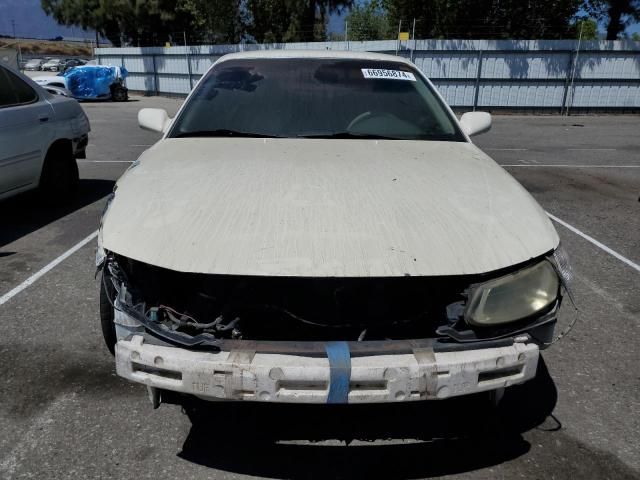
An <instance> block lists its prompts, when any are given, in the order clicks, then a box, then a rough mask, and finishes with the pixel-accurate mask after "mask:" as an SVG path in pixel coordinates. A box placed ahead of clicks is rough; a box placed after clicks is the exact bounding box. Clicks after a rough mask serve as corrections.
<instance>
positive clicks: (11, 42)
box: [0, 38, 93, 57]
mask: <svg viewBox="0 0 640 480" xmlns="http://www.w3.org/2000/svg"><path fill="white" fill-rule="evenodd" d="M16 42H19V44H20V49H21V51H22V53H23V54H26V55H49V56H50V55H60V56H65V57H92V56H93V51H92V48H91V44H89V43H82V42H65V41H60V42H54V41H49V40H31V39H24V40H21V39H14V38H0V48H2V47H11V48H15V49H17V44H16Z"/></svg>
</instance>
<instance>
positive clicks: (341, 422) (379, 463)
mask: <svg viewBox="0 0 640 480" xmlns="http://www.w3.org/2000/svg"><path fill="white" fill-rule="evenodd" d="M556 400H557V390H556V387H555V384H554V382H553V380H552V378H551V377H550V375H549V372H548V370H547V368H546V365H545V364H544V361H543V360H542V359H541V361H540V363H539V368H538V375H537V377H536V378H535V379H534V380H532V381H530V382H528V383H526V384H524V385H520V386H517V387H512V388H511V389H509V390H507V393H506V394H505V397H504V399H503V401H502V403H501V404H500V406H499V407H498V408H496V407H494V406H493V405H492V404H491V403H490V402H489V400H488V398H487V395H477V396H473V397H467V398H454V399H450V400H447V401H435V402H417V403H407V404H390V405H340V406H321V405H276V404H253V403H236V404H230V403H220V404H213V405H209V406H208V408H207V407H205V406H202V404H199V405H198V406H197V407H188V408H186V411H187V414H188V415H189V417H190V419H191V422H192V426H191V430H190V432H189V435H188V437H187V439H186V440H185V442H184V445H183V449H182V452H181V453H180V454H179V456H180V457H181V458H184V459H186V460H188V461H191V462H194V463H197V464H200V465H205V466H208V467H212V468H215V469H219V470H224V471H228V472H234V473H241V474H247V475H256V476H265V477H270V478H323V479H324V478H423V477H433V476H440V475H446V474H453V473H461V472H467V471H471V470H476V469H479V468H485V467H490V466H493V465H497V464H500V463H502V462H505V461H508V460H512V459H514V458H517V457H519V456H521V455H523V454H525V453H527V452H528V451H529V449H530V444H529V443H528V442H527V441H525V440H524V439H523V438H522V435H521V434H522V433H524V432H526V431H528V430H530V429H532V428H535V427H537V426H539V425H541V424H542V423H543V422H544V421H545V419H547V418H548V417H549V416H550V415H551V413H552V412H553V409H554V407H555V404H556ZM300 440H302V441H303V442H300ZM336 440H339V441H336ZM376 440H382V441H378V442H376V443H375V444H374V443H370V444H367V443H365V442H373V441H376ZM294 441H295V443H293V442H294ZM304 441H306V442H304ZM340 441H341V442H340ZM352 441H353V443H352ZM318 442H322V443H318Z"/></svg>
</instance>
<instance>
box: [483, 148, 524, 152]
mask: <svg viewBox="0 0 640 480" xmlns="http://www.w3.org/2000/svg"><path fill="white" fill-rule="evenodd" d="M485 150H491V151H492V152H526V151H527V149H526V148H485Z"/></svg>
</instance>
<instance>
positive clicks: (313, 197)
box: [100, 138, 559, 277]
mask: <svg viewBox="0 0 640 480" xmlns="http://www.w3.org/2000/svg"><path fill="white" fill-rule="evenodd" d="M558 241H559V240H558V236H557V234H556V232H555V229H554V228H553V226H552V225H551V222H550V221H549V219H548V218H547V216H546V215H545V213H544V211H543V210H542V209H541V208H540V206H539V205H538V204H537V203H536V202H535V200H534V199H533V198H532V197H531V196H530V195H529V193H527V191H525V190H524V188H522V186H520V184H519V183H517V182H516V181H515V180H514V179H513V178H512V177H511V176H510V175H509V174H508V173H506V172H505V171H504V170H503V169H502V168H501V167H500V166H499V165H497V164H496V163H495V162H494V161H493V160H491V159H490V158H489V157H487V156H486V155H485V154H484V153H482V152H481V151H480V150H479V149H478V148H477V147H475V146H474V145H473V144H470V143H461V142H427V141H394V140H387V141H377V140H320V139H299V140H298V139H257V138H256V139H253V138H249V139H247V138H241V139H228V138H188V139H167V140H162V141H160V142H158V143H157V144H155V145H154V146H153V147H152V148H150V149H149V150H147V151H146V152H145V153H144V154H143V155H142V156H141V157H140V159H139V162H136V163H134V165H133V166H132V167H131V168H130V169H129V170H128V171H127V172H126V173H125V175H123V177H122V178H121V179H120V180H119V181H118V184H117V190H116V193H115V196H114V198H113V200H112V202H111V204H110V206H109V208H108V210H107V213H106V215H105V217H104V218H103V227H102V230H101V236H100V242H101V244H102V246H103V247H104V248H105V249H106V250H109V251H112V252H115V253H118V254H121V255H123V256H126V257H129V258H133V259H135V260H139V261H141V262H145V263H149V264H153V265H157V266H160V267H164V268H168V269H172V270H177V271H182V272H199V273H209V274H234V275H270V276H306V277H310V276H317V277H362V276H372V277H390V276H414V275H419V276H425V275H428V276H431V275H463V274H477V273H484V272H490V271H494V270H498V269H501V268H504V267H509V266H512V265H514V264H518V263H521V262H525V261H527V260H529V259H531V258H534V257H539V256H540V255H543V254H545V253H547V252H549V251H550V250H553V249H554V248H556V247H557V245H558Z"/></svg>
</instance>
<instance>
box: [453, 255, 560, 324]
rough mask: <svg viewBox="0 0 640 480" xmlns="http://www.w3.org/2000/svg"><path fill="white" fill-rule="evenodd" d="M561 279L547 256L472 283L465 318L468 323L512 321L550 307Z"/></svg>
mask: <svg viewBox="0 0 640 480" xmlns="http://www.w3.org/2000/svg"><path fill="white" fill-rule="evenodd" d="M559 290H560V281H559V279H558V274H557V273H556V271H555V269H554V268H553V266H552V265H551V263H549V262H548V261H547V260H543V261H542V262H540V263H538V264H536V265H534V266H533V267H529V268H525V269H523V270H520V271H518V272H516V273H513V274H511V275H505V276H504V277H500V278H497V279H495V280H490V281H488V282H486V283H480V284H477V285H474V286H473V287H472V288H471V291H470V293H469V301H468V303H467V308H466V309H465V313H464V318H465V320H466V321H467V323H469V324H471V325H480V326H488V325H500V324H503V323H508V322H515V321H517V320H521V319H523V318H527V317H529V316H531V315H534V314H535V313H537V312H540V311H542V310H544V309H545V308H547V307H549V306H550V305H551V304H552V303H553V302H555V301H556V299H557V298H558V292H559Z"/></svg>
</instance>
